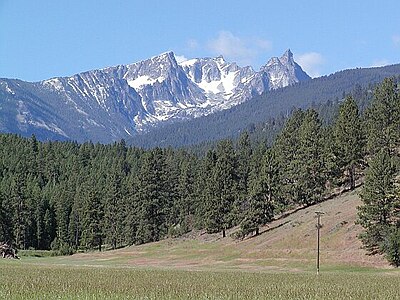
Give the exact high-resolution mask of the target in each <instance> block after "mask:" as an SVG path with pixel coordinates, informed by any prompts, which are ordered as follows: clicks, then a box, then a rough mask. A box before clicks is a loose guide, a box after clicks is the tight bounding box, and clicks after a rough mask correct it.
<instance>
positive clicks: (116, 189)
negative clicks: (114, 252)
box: [103, 164, 125, 249]
mask: <svg viewBox="0 0 400 300" xmlns="http://www.w3.org/2000/svg"><path fill="white" fill-rule="evenodd" d="M122 176H123V174H122V173H121V170H119V169H118V166H117V165H115V164H114V165H113V166H112V168H111V170H110V171H109V174H108V175H107V178H106V182H105V191H104V196H103V197H104V205H103V207H104V223H103V233H104V237H105V240H106V242H107V243H109V244H111V247H112V248H113V249H116V248H117V246H119V245H121V244H122V239H123V227H124V219H125V207H124V203H123V199H124V197H123V194H122Z"/></svg>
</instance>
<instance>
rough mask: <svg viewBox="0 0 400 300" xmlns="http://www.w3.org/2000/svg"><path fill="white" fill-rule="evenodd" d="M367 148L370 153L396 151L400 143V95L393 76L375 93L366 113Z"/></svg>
mask: <svg viewBox="0 0 400 300" xmlns="http://www.w3.org/2000/svg"><path fill="white" fill-rule="evenodd" d="M366 127H367V132H368V136H367V148H368V150H369V152H370V154H374V153H377V152H378V151H379V150H380V149H389V150H390V151H391V153H393V151H395V149H396V147H397V146H399V143H400V95H399V92H398V90H397V85H396V83H395V81H394V79H393V78H386V79H385V80H384V81H383V82H382V84H380V85H379V86H378V87H377V88H376V89H375V93H374V99H373V101H372V103H371V106H370V107H369V109H368V110H367V113H366Z"/></svg>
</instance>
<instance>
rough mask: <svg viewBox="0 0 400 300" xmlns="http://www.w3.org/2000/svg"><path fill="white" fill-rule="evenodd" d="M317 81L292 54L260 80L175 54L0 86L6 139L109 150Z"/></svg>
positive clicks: (244, 70)
mask: <svg viewBox="0 0 400 300" xmlns="http://www.w3.org/2000/svg"><path fill="white" fill-rule="evenodd" d="M308 79H310V77H309V76H308V75H307V74H306V73H305V72H304V71H303V70H302V69H301V67H300V66H299V65H298V64H297V63H296V62H295V61H294V59H293V54H292V52H291V51H290V50H287V51H286V52H285V53H284V54H283V55H282V57H280V58H277V57H274V58H271V59H270V60H269V61H268V63H267V64H266V65H264V66H263V67H261V69H260V70H259V71H258V72H257V71H254V69H253V68H252V67H250V66H245V67H240V66H238V65H237V64H236V63H234V62H227V61H226V60H225V59H224V58H223V57H222V56H218V57H215V58H196V59H190V60H187V61H183V62H179V63H178V62H177V60H176V58H175V55H174V53H173V52H166V53H163V54H161V55H158V56H155V57H152V58H150V59H147V60H143V61H140V62H137V63H133V64H129V65H120V66H115V67H109V68H105V69H99V70H93V71H88V72H84V73H80V74H76V75H74V76H71V77H57V78H52V79H48V80H44V81H41V82H34V83H32V82H25V81H21V80H15V79H0V100H1V102H0V103H1V107H0V131H1V132H14V133H20V134H22V135H31V134H35V135H36V136H37V137H38V138H39V139H42V140H45V139H71V140H77V141H86V140H92V141H99V142H110V141H114V140H118V139H121V138H127V137H129V136H133V135H135V134H137V133H139V132H145V131H148V130H149V129H151V128H154V127H156V126H160V125H163V124H167V123H172V122H176V121H181V120H189V119H192V118H196V117H200V116H204V115H208V114H211V113H213V112H216V111H220V110H224V109H228V108H231V107H233V106H235V105H238V104H240V103H242V102H244V101H247V100H249V99H251V98H252V97H254V96H256V95H259V94H261V93H263V92H266V91H269V90H272V89H277V88H282V87H285V86H288V85H292V84H295V83H297V82H299V81H304V80H308Z"/></svg>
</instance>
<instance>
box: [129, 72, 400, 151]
mask: <svg viewBox="0 0 400 300" xmlns="http://www.w3.org/2000/svg"><path fill="white" fill-rule="evenodd" d="M393 76H400V64H397V65H391V66H385V67H379V68H358V69H351V70H344V71H340V72H337V73H334V74H331V75H329V76H322V77H319V78H315V79H312V80H307V81H303V82H301V83H299V84H296V85H291V86H287V87H285V88H281V89H275V90H271V91H269V92H268V93H263V94H261V95H260V96H255V97H254V98H252V99H251V100H250V101H246V102H244V103H242V104H240V105H237V106H234V107H232V108H230V109H227V110H223V111H219V112H216V113H213V114H210V115H208V116H204V117H200V118H196V119H193V120H191V121H185V122H179V123H175V124H169V125H166V126H163V127H160V128H156V129H154V130H151V131H149V132H147V133H146V134H140V135H138V136H135V138H132V139H128V140H127V141H128V142H129V143H130V144H132V145H135V146H140V147H146V148H151V147H155V146H162V147H167V146H173V147H181V146H187V145H194V144H200V143H203V142H209V141H213V140H214V141H215V140H219V139H223V138H235V137H237V136H238V135H239V134H240V133H241V132H242V131H245V130H247V131H250V132H252V131H253V130H254V129H255V128H265V127H269V128H272V129H273V131H275V133H276V130H277V129H278V128H277V127H276V126H275V125H274V123H275V122H276V121H277V120H276V119H277V117H279V118H278V119H279V120H282V119H284V117H285V116H288V115H289V114H290V112H291V111H292V110H293V108H302V109H306V108H309V107H314V108H317V110H318V107H319V106H320V105H323V107H325V108H327V107H329V106H330V103H331V104H332V103H336V102H337V101H340V100H341V99H342V98H343V95H344V94H348V93H352V94H353V96H355V98H356V99H358V98H360V99H361V98H365V97H364V96H362V95H358V94H360V93H364V91H367V92H368V94H369V95H368V97H367V98H370V97H371V94H372V92H373V89H374V85H375V84H377V83H379V82H381V81H382V80H383V79H384V78H386V77H393ZM360 105H361V106H362V107H360V108H361V109H364V108H365V107H364V106H365V105H366V104H365V103H360ZM323 107H322V109H325V108H323ZM322 114H324V113H322ZM282 115H283V116H282ZM278 127H279V126H278ZM262 130H264V129H262Z"/></svg>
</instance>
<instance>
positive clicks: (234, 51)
mask: <svg viewBox="0 0 400 300" xmlns="http://www.w3.org/2000/svg"><path fill="white" fill-rule="evenodd" d="M271 46H272V44H271V42H270V41H268V40H265V39H260V38H242V37H238V36H235V35H234V34H233V33H231V32H229V31H220V32H219V33H218V36H217V37H216V38H215V39H212V40H210V41H209V42H208V44H207V47H208V49H209V50H210V51H211V52H212V53H213V54H214V55H223V56H224V57H225V58H227V59H228V60H231V61H235V62H237V63H238V64H239V65H252V64H253V63H254V62H255V59H256V58H257V56H258V54H259V53H260V52H265V51H266V50H270V49H271Z"/></svg>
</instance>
